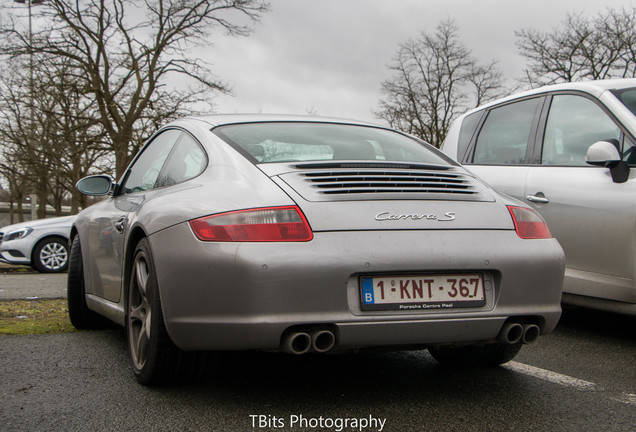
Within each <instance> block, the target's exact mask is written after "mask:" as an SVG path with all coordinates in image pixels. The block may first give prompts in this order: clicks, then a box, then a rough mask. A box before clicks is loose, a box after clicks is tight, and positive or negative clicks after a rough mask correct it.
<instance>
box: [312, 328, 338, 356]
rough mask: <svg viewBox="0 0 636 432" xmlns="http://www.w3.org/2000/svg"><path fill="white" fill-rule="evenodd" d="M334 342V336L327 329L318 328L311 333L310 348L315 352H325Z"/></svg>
mask: <svg viewBox="0 0 636 432" xmlns="http://www.w3.org/2000/svg"><path fill="white" fill-rule="evenodd" d="M335 344H336V336H335V335H334V334H333V333H332V332H330V331H329V330H318V331H315V332H312V333H311V349H312V351H314V352H317V353H326V352H327V351H330V350H331V349H332V348H333V347H334V345H335Z"/></svg>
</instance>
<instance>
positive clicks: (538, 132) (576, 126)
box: [442, 79, 636, 315]
mask: <svg viewBox="0 0 636 432" xmlns="http://www.w3.org/2000/svg"><path fill="white" fill-rule="evenodd" d="M635 113H636V79H621V80H603V81H589V82H579V83H568V84H560V85H552V86H546V87H541V88H538V89H534V90H531V91H527V92H524V93H520V94H516V95H514V96H510V97H507V98H505V99H501V100H498V101H495V102H492V103H490V104H488V105H484V106H482V107H479V108H477V109H474V110H472V111H470V112H468V113H466V114H464V115H463V116H462V117H460V118H459V119H458V120H457V121H456V122H455V123H454V124H453V126H452V127H451V130H450V131H449V133H448V136H447V137H446V140H445V141H444V143H443V144H442V151H443V152H444V153H446V154H447V155H449V156H451V157H452V158H454V159H456V160H457V161H459V162H461V163H462V164H464V165H466V167H467V168H468V169H470V170H471V171H473V172H474V173H475V174H477V175H478V176H479V177H481V178H482V179H483V180H484V181H486V182H487V183H489V184H490V185H491V186H493V187H494V188H495V189H498V190H499V191H500V192H504V193H506V194H509V195H512V196H514V197H516V198H518V199H520V200H522V201H524V202H526V203H528V204H529V205H531V206H532V207H534V208H535V209H536V210H538V211H539V213H541V215H542V216H543V217H544V218H545V220H546V221H547V222H548V226H549V228H550V230H551V232H552V234H553V235H554V236H555V237H556V238H557V239H558V240H559V242H560V243H561V246H562V247H563V249H564V251H565V255H566V260H567V268H566V274H565V276H566V278H565V285H564V295H563V300H564V303H569V304H575V305H580V306H586V307H593V308H597V309H604V310H610V311H614V312H620V313H627V314H632V315H636V274H635V264H636V149H635V146H636V139H635V137H636V115H635Z"/></svg>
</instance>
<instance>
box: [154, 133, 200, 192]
mask: <svg viewBox="0 0 636 432" xmlns="http://www.w3.org/2000/svg"><path fill="white" fill-rule="evenodd" d="M207 163H208V159H207V157H206V156H205V152H204V151H203V149H202V148H201V146H200V145H199V143H198V142H197V141H196V140H195V139H194V138H192V137H191V136H190V135H188V134H186V133H184V134H183V135H182V136H181V139H180V140H179V142H178V143H177V146H176V147H175V149H174V151H173V152H172V154H171V155H170V159H168V162H167V163H166V166H165V167H164V169H163V170H162V171H161V174H160V176H159V179H158V180H157V187H161V186H170V185H173V184H177V183H181V182H184V181H186V180H190V179H191V178H194V177H196V176H198V175H199V174H201V173H202V172H203V170H204V169H205V167H206V166H207Z"/></svg>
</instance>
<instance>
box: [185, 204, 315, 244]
mask: <svg viewBox="0 0 636 432" xmlns="http://www.w3.org/2000/svg"><path fill="white" fill-rule="evenodd" d="M190 226H191V227H192V230H193V231H194V235H196V236H197V238H198V239H199V240H203V241H228V242H291V241H309V240H311V239H312V238H313V233H312V232H311V228H310V227H309V223H308V222H307V219H305V216H304V215H303V214H302V212H301V211H300V209H299V208H298V207H296V206H288V207H267V208H258V209H249V210H238V211H233V212H228V213H219V214H215V215H212V216H206V217H202V218H199V219H195V220H191V221H190Z"/></svg>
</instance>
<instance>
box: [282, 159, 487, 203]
mask: <svg viewBox="0 0 636 432" xmlns="http://www.w3.org/2000/svg"><path fill="white" fill-rule="evenodd" d="M344 165H346V166H344ZM296 168H297V169H298V170H299V171H298V172H294V173H287V174H283V175H281V178H282V179H283V180H284V181H285V182H286V183H287V184H288V185H290V186H291V187H292V188H293V189H294V190H295V191H296V192H298V193H299V194H300V195H301V196H303V197H304V198H305V199H307V200H309V201H327V200H356V199H359V200H363V199H436V200H437V199H438V200H469V201H490V200H492V196H490V194H489V193H487V191H486V189H485V188H484V187H483V185H481V184H480V183H479V182H477V181H476V180H475V179H474V178H473V177H471V176H469V175H467V174H465V173H463V172H461V171H459V170H456V169H455V168H454V167H441V168H433V169H432V168H431V167H427V166H422V167H417V166H416V165H415V166H414V165H406V164H405V165H397V164H396V166H395V167H393V166H391V165H390V164H377V165H376V166H374V164H370V163H365V164H341V165H337V164H313V165H311V164H302V165H297V166H296Z"/></svg>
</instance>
